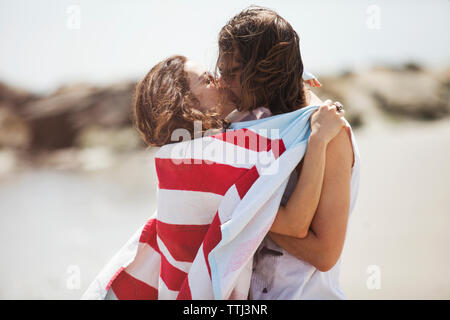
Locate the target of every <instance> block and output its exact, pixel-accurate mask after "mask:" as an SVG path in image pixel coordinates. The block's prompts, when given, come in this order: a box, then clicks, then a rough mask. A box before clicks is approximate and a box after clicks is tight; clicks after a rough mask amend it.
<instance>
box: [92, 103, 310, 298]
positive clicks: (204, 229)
mask: <svg viewBox="0 0 450 320" xmlns="http://www.w3.org/2000/svg"><path fill="white" fill-rule="evenodd" d="M315 109H316V107H307V108H304V109H301V110H298V111H296V112H292V113H289V114H285V115H280V116H275V117H271V118H268V119H262V120H256V121H251V122H248V123H241V125H240V126H241V127H240V128H239V127H235V129H234V131H228V132H224V133H221V134H217V135H214V136H209V137H203V138H199V139H195V140H190V141H185V142H180V143H175V144H170V145H166V146H163V147H161V148H160V149H159V150H158V152H157V153H156V156H155V165H156V173H157V176H158V197H157V199H158V207H157V211H156V212H155V214H154V215H153V216H152V217H151V218H150V219H149V220H148V221H147V223H146V224H145V225H144V226H143V227H141V228H140V229H139V230H138V231H137V232H136V233H135V235H134V236H133V237H132V238H131V239H130V240H129V241H128V243H127V244H126V245H125V246H124V247H123V248H122V249H121V250H120V251H119V252H118V253H117V254H116V256H115V257H114V258H113V259H112V260H111V262H110V263H109V264H108V265H107V266H106V267H105V268H104V269H103V270H102V272H101V273H100V274H99V275H98V276H97V278H96V279H95V280H94V282H93V283H92V284H91V286H90V287H89V288H88V290H87V291H86V292H85V294H84V295H83V299H121V300H122V299H247V297H248V290H249V286H250V278H251V272H252V260H253V254H254V252H255V251H256V249H257V248H258V246H259V244H260V243H261V241H262V239H263V238H264V236H265V235H266V234H267V232H268V230H269V229H270V226H271V225H272V223H273V220H274V218H275V215H276V212H277V210H278V207H279V203H280V200H281V196H282V194H283V191H284V189H285V187H286V183H287V180H288V177H289V175H290V173H291V172H292V170H294V168H295V166H296V165H297V164H298V162H299V161H300V160H301V158H302V157H303V155H304V153H305V150H306V144H307V139H308V136H309V133H310V128H309V122H308V120H309V116H310V114H311V113H312V111H314V110H315ZM243 126H245V127H243ZM274 129H276V131H274ZM268 130H271V131H270V132H268ZM286 143H287V145H286Z"/></svg>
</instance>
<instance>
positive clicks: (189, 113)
mask: <svg viewBox="0 0 450 320" xmlns="http://www.w3.org/2000/svg"><path fill="white" fill-rule="evenodd" d="M186 61H187V58H186V57H184V56H179V55H176V56H172V57H169V58H167V59H165V60H163V61H161V62H159V63H158V64H157V65H155V66H154V67H153V68H152V69H151V70H150V71H149V72H148V74H147V75H146V76H145V77H144V79H142V80H141V81H140V82H139V83H138V84H137V86H136V92H135V98H134V106H133V111H134V118H135V119H134V120H135V125H136V128H137V130H138V132H139V133H140V135H141V137H142V138H143V139H144V141H145V142H146V143H147V144H148V145H149V146H158V147H160V146H163V145H165V144H169V143H173V142H178V141H172V133H173V132H174V130H176V129H186V130H187V131H188V132H189V133H190V134H191V138H192V137H194V121H201V124H202V129H201V130H202V131H201V133H202V135H203V134H204V133H205V131H207V130H210V129H223V128H225V127H226V125H227V123H226V121H224V120H223V119H222V117H221V115H220V113H219V112H218V111H217V112H216V110H212V111H207V112H202V111H200V109H199V106H200V103H199V101H198V99H197V98H196V97H195V95H194V94H193V93H192V92H191V89H190V86H189V80H188V75H187V73H186V71H185V70H184V65H185V63H186Z"/></svg>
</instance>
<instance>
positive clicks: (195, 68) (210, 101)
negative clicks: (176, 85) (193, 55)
mask: <svg viewBox="0 0 450 320" xmlns="http://www.w3.org/2000/svg"><path fill="white" fill-rule="evenodd" d="M184 70H185V71H186V73H187V75H188V80H189V86H190V88H191V91H192V93H193V94H194V95H195V97H196V98H197V99H198V100H199V102H200V110H201V111H203V112H205V111H207V110H210V109H212V108H220V109H221V111H222V113H223V115H224V116H226V115H227V114H228V113H230V112H231V111H232V110H233V109H234V105H233V104H232V103H231V102H230V100H229V99H228V96H227V95H226V94H224V92H221V91H223V90H222V89H220V88H219V86H218V84H217V82H216V81H215V79H214V76H213V75H212V74H211V73H210V72H209V71H208V70H206V68H205V67H203V66H202V65H200V64H198V63H196V62H194V61H192V60H188V61H187V62H186V63H185V65H184ZM230 109H231V110H230Z"/></svg>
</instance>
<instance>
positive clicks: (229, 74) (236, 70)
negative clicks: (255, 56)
mask: <svg viewBox="0 0 450 320" xmlns="http://www.w3.org/2000/svg"><path fill="white" fill-rule="evenodd" d="M218 67H219V72H220V77H219V86H220V87H221V88H223V89H225V90H226V92H227V94H228V96H229V99H230V100H231V101H232V102H233V103H234V104H236V105H239V104H240V103H239V102H240V100H241V95H242V91H241V90H242V89H241V81H240V79H241V69H242V65H241V64H240V63H239V62H238V61H237V59H236V57H235V56H234V57H233V58H231V57H230V55H222V56H221V57H220V58H219V63H218Z"/></svg>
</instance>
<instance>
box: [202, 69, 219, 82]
mask: <svg viewBox="0 0 450 320" xmlns="http://www.w3.org/2000/svg"><path fill="white" fill-rule="evenodd" d="M202 82H203V83H205V84H210V83H215V82H216V79H215V78H214V76H213V74H212V73H211V72H208V71H205V72H204V73H203V81H202Z"/></svg>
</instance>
